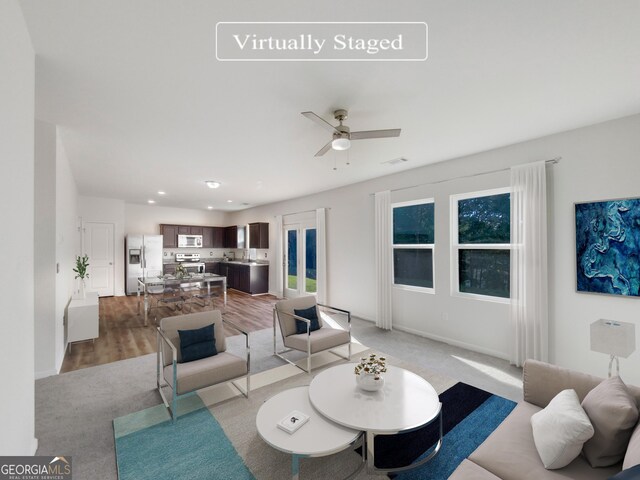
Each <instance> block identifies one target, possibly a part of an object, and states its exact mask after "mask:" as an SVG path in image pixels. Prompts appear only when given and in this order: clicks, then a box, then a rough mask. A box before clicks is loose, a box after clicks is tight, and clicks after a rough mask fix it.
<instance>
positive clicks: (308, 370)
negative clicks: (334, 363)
mask: <svg viewBox="0 0 640 480" xmlns="http://www.w3.org/2000/svg"><path fill="white" fill-rule="evenodd" d="M316 305H317V306H318V307H322V308H326V309H328V310H331V311H334V312H338V313H345V314H346V315H347V331H348V332H349V354H348V356H347V357H344V356H342V355H340V354H337V353H335V352H333V353H335V354H336V355H337V356H339V357H340V358H344V359H345V360H347V361H349V360H351V312H350V311H348V310H343V309H341V308H336V307H332V306H330V305H325V304H322V303H316ZM280 313H282V314H283V315H289V316H290V317H293V318H295V319H296V320H301V321H303V322H305V323H306V325H307V368H306V370H305V368H304V367H302V366H300V365H298V364H297V363H295V362H292V361H291V360H289V359H288V358H286V357H284V356H283V354H285V353H288V352H292V351H295V352H302V351H303V350H296V349H295V348H285V349H283V350H280V351H278V349H277V346H276V336H277V334H276V324H278V315H280ZM278 327H279V325H278ZM310 327H311V320H309V319H308V318H304V317H301V316H299V315H295V314H293V313H286V312H278V311H277V309H276V307H275V306H274V307H273V354H274V355H275V356H276V357H278V358H281V359H282V360H284V361H285V362H287V363H289V364H291V365H294V366H296V367H298V368H299V369H301V370H302V371H303V372H306V373H311V355H312V354H311V331H310V330H309V328H310ZM328 328H331V327H328ZM280 334H281V336H282V337H283V338H282V340H283V342H284V333H283V332H282V329H280ZM342 345H344V344H342ZM342 345H337V346H335V347H330V348H328V349H327V350H329V351H330V350H331V349H332V348H338V347H340V346H342ZM327 350H322V351H323V352H324V351H327ZM316 353H320V352H316ZM314 355H315V354H314Z"/></svg>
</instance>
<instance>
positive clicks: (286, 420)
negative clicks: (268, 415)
mask: <svg viewBox="0 0 640 480" xmlns="http://www.w3.org/2000/svg"><path fill="white" fill-rule="evenodd" d="M308 420H309V415H307V414H306V413H302V412H299V411H298V410H294V411H292V412H290V413H289V414H287V415H286V416H285V417H283V418H282V420H280V421H279V422H278V428H279V429H280V430H284V431H285V432H287V433H289V434H291V433H294V432H295V431H297V430H298V429H299V428H300V427H302V426H303V425H304V424H305V423H307V421H308Z"/></svg>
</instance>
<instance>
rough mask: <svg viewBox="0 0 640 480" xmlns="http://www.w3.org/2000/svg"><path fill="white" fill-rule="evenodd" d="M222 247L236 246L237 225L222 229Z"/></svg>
mask: <svg viewBox="0 0 640 480" xmlns="http://www.w3.org/2000/svg"><path fill="white" fill-rule="evenodd" d="M224 248H238V227H237V226H236V225H234V226H232V227H225V229H224Z"/></svg>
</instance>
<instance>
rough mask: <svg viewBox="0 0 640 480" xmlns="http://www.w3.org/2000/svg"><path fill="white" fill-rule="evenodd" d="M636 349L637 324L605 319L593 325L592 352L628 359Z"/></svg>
mask: <svg viewBox="0 0 640 480" xmlns="http://www.w3.org/2000/svg"><path fill="white" fill-rule="evenodd" d="M635 349H636V326H635V324H633V323H628V322H618V321H614V320H605V319H600V320H597V321H595V322H593V323H592V324H591V350H592V351H594V352H599V353H606V354H608V355H613V356H616V357H622V358H627V357H628V356H629V355H631V354H632V353H633V352H634V351H635Z"/></svg>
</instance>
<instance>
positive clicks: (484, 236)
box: [458, 193, 511, 243]
mask: <svg viewBox="0 0 640 480" xmlns="http://www.w3.org/2000/svg"><path fill="white" fill-rule="evenodd" d="M510 214H511V205H510V194H508V193H502V194H500V195H489V196H487V197H476V198H468V199H466V200H459V201H458V243H511V240H510V239H511V232H510Z"/></svg>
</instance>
